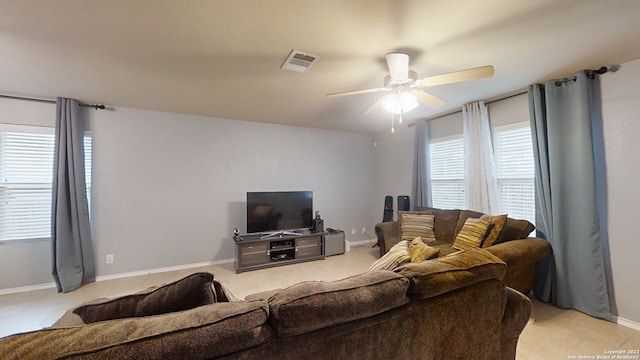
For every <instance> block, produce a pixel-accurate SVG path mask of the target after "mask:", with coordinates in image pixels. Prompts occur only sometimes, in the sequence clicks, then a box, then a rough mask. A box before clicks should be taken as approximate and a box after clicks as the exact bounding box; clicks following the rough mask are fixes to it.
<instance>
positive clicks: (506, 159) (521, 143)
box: [493, 122, 536, 224]
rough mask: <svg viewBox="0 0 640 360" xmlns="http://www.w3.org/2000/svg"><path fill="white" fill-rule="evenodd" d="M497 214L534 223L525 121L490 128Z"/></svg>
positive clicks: (528, 134)
mask: <svg viewBox="0 0 640 360" xmlns="http://www.w3.org/2000/svg"><path fill="white" fill-rule="evenodd" d="M493 137H494V139H493V147H494V154H495V158H496V172H497V178H498V197H499V202H500V213H503V214H504V213H506V214H509V217H512V218H516V219H526V220H529V221H530V222H531V223H534V224H535V217H536V214H535V185H534V159H533V145H532V142H531V128H530V127H529V123H528V122H521V123H516V124H511V125H505V126H500V127H497V128H495V129H494V135H493Z"/></svg>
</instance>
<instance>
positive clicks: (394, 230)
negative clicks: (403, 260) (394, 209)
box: [375, 221, 400, 257]
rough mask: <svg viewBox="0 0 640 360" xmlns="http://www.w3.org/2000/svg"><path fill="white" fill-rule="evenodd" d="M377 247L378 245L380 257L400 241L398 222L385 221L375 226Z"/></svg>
mask: <svg viewBox="0 0 640 360" xmlns="http://www.w3.org/2000/svg"><path fill="white" fill-rule="evenodd" d="M375 232H376V236H377V237H378V245H380V257H382V255H384V254H386V253H387V251H389V249H391V247H392V246H393V245H395V244H397V243H398V241H400V222H398V221H387V222H381V223H377V224H376V226H375Z"/></svg>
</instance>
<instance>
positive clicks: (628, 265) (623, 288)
mask: <svg viewBox="0 0 640 360" xmlns="http://www.w3.org/2000/svg"><path fill="white" fill-rule="evenodd" d="M601 79H602V82H601V85H602V116H603V123H604V141H605V155H606V166H607V186H608V200H609V242H610V250H611V263H612V265H611V266H612V273H613V274H612V275H613V286H614V293H615V299H616V303H617V307H618V314H619V316H620V317H621V318H623V319H626V320H630V321H633V322H635V323H636V325H638V324H639V323H640V302H639V301H638V299H640V287H639V286H638V275H639V274H640V241H639V240H638V236H637V230H636V225H637V221H638V219H637V217H638V208H639V206H640V187H639V186H638V179H639V178H640V167H638V154H640V142H639V141H638V139H640V112H639V111H638V109H637V108H638V104H640V87H639V86H638V83H639V82H640V60H635V61H631V62H628V63H625V64H622V66H621V67H620V70H619V71H618V72H616V73H607V74H605V75H603V76H602V77H601Z"/></svg>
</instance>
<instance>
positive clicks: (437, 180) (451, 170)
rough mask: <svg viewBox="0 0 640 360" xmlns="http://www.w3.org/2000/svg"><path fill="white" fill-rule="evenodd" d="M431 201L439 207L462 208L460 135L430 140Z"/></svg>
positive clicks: (462, 172) (462, 174) (463, 201)
mask: <svg viewBox="0 0 640 360" xmlns="http://www.w3.org/2000/svg"><path fill="white" fill-rule="evenodd" d="M429 152H430V162H431V203H432V205H433V207H436V208H440V209H464V208H465V206H466V200H465V194H464V144H463V142H462V137H461V136H455V137H447V138H444V139H442V140H436V141H432V142H431V144H430V145H429Z"/></svg>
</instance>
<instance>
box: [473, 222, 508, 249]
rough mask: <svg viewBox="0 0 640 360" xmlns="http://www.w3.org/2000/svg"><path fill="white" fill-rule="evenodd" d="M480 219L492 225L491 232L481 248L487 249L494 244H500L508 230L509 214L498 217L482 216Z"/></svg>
mask: <svg viewBox="0 0 640 360" xmlns="http://www.w3.org/2000/svg"><path fill="white" fill-rule="evenodd" d="M480 219H485V220H488V221H489V222H490V223H491V225H492V227H491V230H490V231H489V233H488V234H487V237H486V238H485V239H484V241H483V242H482V244H481V245H480V247H483V248H486V247H489V246H491V245H493V244H496V243H500V241H501V240H502V237H503V236H504V233H505V232H506V230H507V226H506V225H507V214H504V215H497V216H491V215H482V216H481V217H480Z"/></svg>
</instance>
